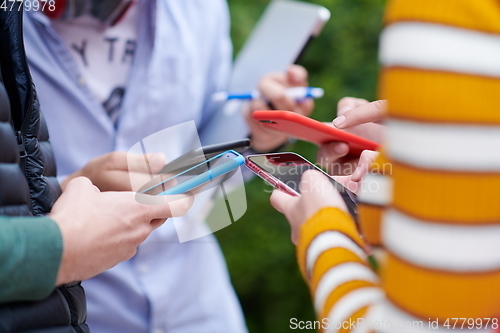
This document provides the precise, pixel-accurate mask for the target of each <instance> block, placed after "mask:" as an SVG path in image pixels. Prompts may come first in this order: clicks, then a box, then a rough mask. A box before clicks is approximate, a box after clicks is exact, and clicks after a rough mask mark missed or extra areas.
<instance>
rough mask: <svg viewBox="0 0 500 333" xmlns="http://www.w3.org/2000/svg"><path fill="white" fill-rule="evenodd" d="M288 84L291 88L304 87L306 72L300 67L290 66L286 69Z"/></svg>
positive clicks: (305, 84)
mask: <svg viewBox="0 0 500 333" xmlns="http://www.w3.org/2000/svg"><path fill="white" fill-rule="evenodd" d="M286 74H287V79H288V83H289V84H290V86H292V87H306V86H307V85H308V84H307V76H308V74H307V70H306V69H305V68H304V67H302V66H300V65H291V66H290V67H288V69H287V73H286Z"/></svg>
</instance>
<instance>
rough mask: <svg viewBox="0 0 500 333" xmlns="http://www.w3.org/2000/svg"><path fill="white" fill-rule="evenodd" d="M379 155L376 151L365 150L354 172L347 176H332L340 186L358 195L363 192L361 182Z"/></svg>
mask: <svg viewBox="0 0 500 333" xmlns="http://www.w3.org/2000/svg"><path fill="white" fill-rule="evenodd" d="M378 155H379V153H378V152H376V151H371V150H363V152H362V153H361V155H360V156H359V160H358V161H357V162H356V164H355V166H356V168H355V169H354V172H352V174H351V175H347V176H332V177H333V178H334V179H335V180H336V181H338V182H339V183H340V184H342V185H344V186H345V187H347V188H348V189H349V190H351V191H352V192H354V193H356V194H358V193H359V191H360V190H361V186H360V181H361V179H362V178H363V176H364V175H366V174H367V173H368V170H369V169H370V166H371V165H372V163H373V162H374V161H375V159H376V158H377V156H378Z"/></svg>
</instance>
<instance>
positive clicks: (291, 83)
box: [243, 65, 314, 152]
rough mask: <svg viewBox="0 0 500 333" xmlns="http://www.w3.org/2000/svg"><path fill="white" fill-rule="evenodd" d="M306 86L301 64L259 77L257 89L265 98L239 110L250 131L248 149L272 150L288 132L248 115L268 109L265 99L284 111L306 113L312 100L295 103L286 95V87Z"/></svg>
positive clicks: (310, 110) (285, 140) (286, 138)
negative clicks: (271, 128)
mask: <svg viewBox="0 0 500 333" xmlns="http://www.w3.org/2000/svg"><path fill="white" fill-rule="evenodd" d="M307 85H308V83H307V71H306V69H305V68H304V67H302V66H298V65H292V66H290V67H289V68H288V70H287V72H286V73H271V74H268V75H265V76H264V77H263V78H262V79H261V81H260V83H259V90H260V92H261V94H262V96H263V97H264V99H265V100H263V99H256V100H253V101H252V102H251V103H250V105H249V106H248V107H246V108H244V109H243V113H244V116H245V118H246V120H247V123H248V125H249V127H250V131H251V134H252V148H253V149H254V150H255V151H258V152H269V151H272V150H273V149H276V148H277V147H279V146H281V145H283V144H284V143H286V142H287V140H288V135H286V134H284V133H282V132H278V131H274V130H270V129H267V128H264V127H263V126H262V125H261V124H260V123H259V122H258V121H256V120H255V119H253V118H252V113H253V112H254V111H256V110H268V109H269V108H270V105H269V104H267V103H266V101H268V102H269V103H270V104H271V105H272V107H274V108H275V109H277V110H288V111H293V112H296V113H298V114H301V115H304V116H308V115H309V114H311V112H312V110H313V108H314V101H313V100H312V99H306V100H304V101H302V102H300V103H297V102H296V101H295V100H294V99H292V98H290V97H288V96H287V95H286V89H287V88H290V87H306V86H307Z"/></svg>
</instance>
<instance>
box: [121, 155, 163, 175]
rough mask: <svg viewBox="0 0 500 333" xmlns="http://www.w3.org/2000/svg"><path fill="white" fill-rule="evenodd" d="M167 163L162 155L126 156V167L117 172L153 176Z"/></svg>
mask: <svg viewBox="0 0 500 333" xmlns="http://www.w3.org/2000/svg"><path fill="white" fill-rule="evenodd" d="M166 163H167V158H166V156H165V154H163V153H150V154H127V166H126V167H125V168H124V169H120V168H118V167H117V168H116V169H119V170H125V171H131V172H132V171H133V172H143V173H148V174H153V173H157V172H159V171H160V170H161V169H162V168H163V167H164V166H165V164H166Z"/></svg>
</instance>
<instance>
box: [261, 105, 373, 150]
mask: <svg viewBox="0 0 500 333" xmlns="http://www.w3.org/2000/svg"><path fill="white" fill-rule="evenodd" d="M252 116H253V118H254V119H255V120H258V121H259V122H261V123H262V125H263V126H264V127H267V128H270V129H273V130H276V131H280V132H284V133H287V134H289V135H291V136H293V137H295V138H298V139H301V140H304V141H309V142H312V143H315V144H317V145H322V144H324V143H328V142H333V141H343V142H346V143H347V144H348V145H349V155H354V156H359V155H360V154H361V152H362V151H363V150H365V149H368V150H377V148H378V147H379V146H380V145H379V144H378V143H376V142H373V141H370V140H368V139H365V138H362V137H360V136H357V135H354V134H351V133H347V132H345V131H342V130H339V129H337V128H335V127H333V126H330V125H328V124H325V123H322V122H320V121H317V120H314V119H311V118H308V117H305V116H302V115H300V114H297V113H295V112H291V111H275V110H270V111H269V110H266V111H264V110H262V111H255V112H254V113H253V114H252Z"/></svg>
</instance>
